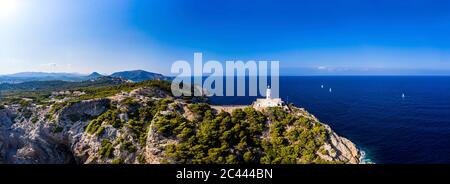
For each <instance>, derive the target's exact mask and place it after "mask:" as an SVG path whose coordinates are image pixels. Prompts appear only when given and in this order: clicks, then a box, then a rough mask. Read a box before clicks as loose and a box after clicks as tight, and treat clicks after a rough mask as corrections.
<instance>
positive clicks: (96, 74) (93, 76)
mask: <svg viewBox="0 0 450 184" xmlns="http://www.w3.org/2000/svg"><path fill="white" fill-rule="evenodd" d="M99 77H103V75H102V74H99V73H97V72H92V73H91V74H90V75H88V76H86V78H88V79H95V78H99Z"/></svg>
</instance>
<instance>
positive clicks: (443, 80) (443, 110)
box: [211, 76, 450, 163]
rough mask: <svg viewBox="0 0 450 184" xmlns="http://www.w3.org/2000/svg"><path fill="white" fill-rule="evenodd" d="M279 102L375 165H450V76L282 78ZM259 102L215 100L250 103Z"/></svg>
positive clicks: (228, 99) (216, 100)
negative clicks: (324, 128)
mask: <svg viewBox="0 0 450 184" xmlns="http://www.w3.org/2000/svg"><path fill="white" fill-rule="evenodd" d="M321 85H323V86H324V87H323V88H322V87H321ZM330 88H332V91H331V92H330V90H329V89H330ZM402 94H404V97H402ZM280 97H281V98H282V99H283V100H284V101H287V102H289V103H294V104H295V105H296V106H298V107H303V108H305V109H306V110H307V111H309V112H310V113H312V114H314V115H315V116H316V117H317V118H318V119H319V120H320V121H321V122H323V123H326V124H328V125H330V126H331V128H332V129H333V130H335V131H336V132H337V133H338V134H339V135H341V136H344V137H346V138H348V139H350V140H351V141H352V142H354V143H355V144H356V145H357V146H358V147H359V148H360V149H361V150H363V151H364V152H365V153H366V159H368V160H371V161H372V162H375V163H450V77H444V76H429V77H428V76H427V77H426V76H314V77H313V76H311V77H281V78H280ZM256 98H257V97H248V96H247V97H212V98H211V101H212V103H215V104H251V103H252V102H253V101H254V100H255V99H256Z"/></svg>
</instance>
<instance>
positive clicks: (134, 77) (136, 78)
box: [111, 70, 169, 82]
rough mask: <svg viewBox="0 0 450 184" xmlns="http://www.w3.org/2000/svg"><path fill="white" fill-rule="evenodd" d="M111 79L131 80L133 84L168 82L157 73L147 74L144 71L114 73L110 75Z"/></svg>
mask: <svg viewBox="0 0 450 184" xmlns="http://www.w3.org/2000/svg"><path fill="white" fill-rule="evenodd" d="M111 76H112V77H119V78H123V79H127V80H131V81H133V82H141V81H145V80H168V79H169V78H168V77H166V76H164V75H161V74H158V73H152V72H147V71H144V70H133V71H123V72H116V73H113V74H111Z"/></svg>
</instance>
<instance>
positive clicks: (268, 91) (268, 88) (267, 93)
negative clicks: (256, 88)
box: [266, 86, 272, 99]
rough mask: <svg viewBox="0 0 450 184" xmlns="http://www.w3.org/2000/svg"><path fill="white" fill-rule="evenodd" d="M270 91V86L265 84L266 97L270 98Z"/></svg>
mask: <svg viewBox="0 0 450 184" xmlns="http://www.w3.org/2000/svg"><path fill="white" fill-rule="evenodd" d="M271 95H272V92H271V90H270V86H267V90H266V99H271V98H272V97H271Z"/></svg>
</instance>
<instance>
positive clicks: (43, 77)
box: [0, 72, 84, 83]
mask: <svg viewBox="0 0 450 184" xmlns="http://www.w3.org/2000/svg"><path fill="white" fill-rule="evenodd" d="M83 77H84V76H83V75H81V74H76V73H45V72H21V73H15V74H10V75H2V76H0V82H3V83H4V82H7V83H20V82H27V81H50V80H63V81H79V80H81V79H82V78H83Z"/></svg>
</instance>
